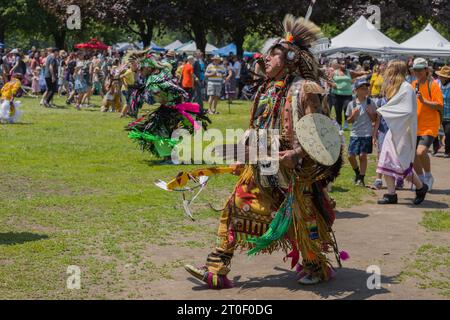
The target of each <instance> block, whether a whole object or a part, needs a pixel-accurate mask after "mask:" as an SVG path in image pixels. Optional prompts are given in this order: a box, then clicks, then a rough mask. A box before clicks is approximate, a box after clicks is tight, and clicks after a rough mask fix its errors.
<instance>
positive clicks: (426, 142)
mask: <svg viewBox="0 0 450 320" xmlns="http://www.w3.org/2000/svg"><path fill="white" fill-rule="evenodd" d="M433 141H434V137H433V136H418V137H417V145H416V148H417V147H418V146H425V147H427V148H429V147H431V146H432V145H433Z"/></svg>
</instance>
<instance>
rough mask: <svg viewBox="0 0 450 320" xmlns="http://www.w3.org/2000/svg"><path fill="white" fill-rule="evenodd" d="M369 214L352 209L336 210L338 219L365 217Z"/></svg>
mask: <svg viewBox="0 0 450 320" xmlns="http://www.w3.org/2000/svg"><path fill="white" fill-rule="evenodd" d="M368 216H369V215H368V214H365V213H359V212H351V211H338V212H336V219H363V218H367V217H368Z"/></svg>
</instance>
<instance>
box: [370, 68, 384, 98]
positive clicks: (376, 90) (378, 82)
mask: <svg viewBox="0 0 450 320" xmlns="http://www.w3.org/2000/svg"><path fill="white" fill-rule="evenodd" d="M383 82H384V79H383V77H382V76H381V74H380V73H374V74H373V75H372V77H371V78H370V85H371V87H372V91H371V92H370V95H371V96H378V95H380V93H381V87H382V86H383Z"/></svg>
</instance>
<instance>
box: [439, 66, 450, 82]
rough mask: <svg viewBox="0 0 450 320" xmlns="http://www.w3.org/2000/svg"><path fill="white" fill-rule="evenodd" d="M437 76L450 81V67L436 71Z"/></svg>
mask: <svg viewBox="0 0 450 320" xmlns="http://www.w3.org/2000/svg"><path fill="white" fill-rule="evenodd" d="M436 74H437V75H438V76H440V77H444V78H449V79H450V67H449V66H443V67H442V68H441V69H440V70H439V71H436Z"/></svg>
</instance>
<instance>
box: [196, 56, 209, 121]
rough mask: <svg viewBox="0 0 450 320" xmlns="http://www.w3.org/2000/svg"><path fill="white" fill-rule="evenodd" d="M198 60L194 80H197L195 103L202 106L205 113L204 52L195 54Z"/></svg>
mask: <svg viewBox="0 0 450 320" xmlns="http://www.w3.org/2000/svg"><path fill="white" fill-rule="evenodd" d="M195 56H196V59H195V62H194V75H195V77H194V79H195V85H194V87H195V93H194V101H195V102H196V103H198V104H199V105H200V109H201V110H202V113H203V88H204V87H205V70H206V65H205V61H204V60H203V52H201V51H200V50H197V52H196V53H195Z"/></svg>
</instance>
